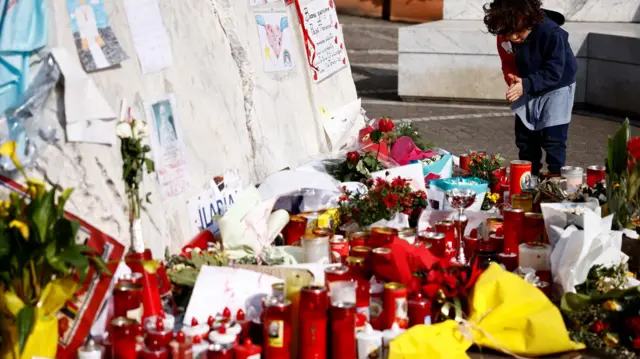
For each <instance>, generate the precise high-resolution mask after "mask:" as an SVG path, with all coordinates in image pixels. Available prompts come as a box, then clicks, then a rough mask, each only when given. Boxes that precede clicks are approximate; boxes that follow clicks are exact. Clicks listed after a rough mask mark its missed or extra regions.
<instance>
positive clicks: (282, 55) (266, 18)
mask: <svg viewBox="0 0 640 359" xmlns="http://www.w3.org/2000/svg"><path fill="white" fill-rule="evenodd" d="M256 23H257V24H258V37H259V38H260V51H261V52H262V62H263V65H264V66H263V67H264V71H265V72H275V71H286V70H290V69H292V68H293V67H294V62H293V59H292V55H291V49H292V47H293V46H292V41H293V39H292V36H293V34H292V33H291V27H290V26H289V18H288V16H287V14H286V13H285V12H273V13H261V14H257V15H256Z"/></svg>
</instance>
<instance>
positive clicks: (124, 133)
mask: <svg viewBox="0 0 640 359" xmlns="http://www.w3.org/2000/svg"><path fill="white" fill-rule="evenodd" d="M116 135H117V136H118V137H120V138H130V137H131V136H132V135H133V133H132V132H131V124H130V123H129V122H127V121H120V122H118V123H117V124H116Z"/></svg>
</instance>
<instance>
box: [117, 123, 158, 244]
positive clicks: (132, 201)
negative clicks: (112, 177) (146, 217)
mask: <svg viewBox="0 0 640 359" xmlns="http://www.w3.org/2000/svg"><path fill="white" fill-rule="evenodd" d="M147 133H148V129H147V124H146V123H145V122H144V121H142V120H136V119H132V118H131V116H130V115H128V116H127V119H126V120H123V121H120V122H118V124H117V125H116V134H117V135H118V137H119V138H120V153H121V155H122V180H123V181H124V187H125V192H126V194H127V200H128V202H129V203H128V204H129V206H128V207H129V226H130V227H129V229H130V231H131V248H130V250H131V251H133V252H135V253H141V252H144V249H145V247H144V242H143V241H142V228H141V224H140V215H141V212H142V202H143V200H144V201H146V202H147V203H151V200H150V199H149V196H150V195H151V193H147V194H146V195H145V196H144V197H143V196H141V194H140V187H141V184H142V176H143V173H144V169H145V168H146V170H147V173H151V172H153V171H154V169H155V168H154V163H153V161H152V160H151V159H149V158H147V154H148V153H149V152H151V147H149V146H148V145H144V144H142V140H143V139H144V138H145V137H146V136H147Z"/></svg>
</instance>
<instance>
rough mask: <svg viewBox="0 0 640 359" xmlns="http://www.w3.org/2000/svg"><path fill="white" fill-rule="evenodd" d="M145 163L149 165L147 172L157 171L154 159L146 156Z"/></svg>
mask: <svg viewBox="0 0 640 359" xmlns="http://www.w3.org/2000/svg"><path fill="white" fill-rule="evenodd" d="M144 164H145V166H147V173H151V172H153V171H155V169H156V166H155V164H154V163H153V161H152V160H150V159H148V158H145V159H144Z"/></svg>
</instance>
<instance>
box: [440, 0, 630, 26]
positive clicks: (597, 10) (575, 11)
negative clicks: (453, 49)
mask: <svg viewBox="0 0 640 359" xmlns="http://www.w3.org/2000/svg"><path fill="white" fill-rule="evenodd" d="M489 1H490V0H444V6H443V19H445V20H482V18H483V17H484V12H483V10H482V7H483V6H484V4H486V3H488V2H489ZM543 6H544V7H545V8H546V9H549V10H555V11H558V12H560V13H562V14H564V15H565V17H566V18H567V21H574V22H640V0H543Z"/></svg>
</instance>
